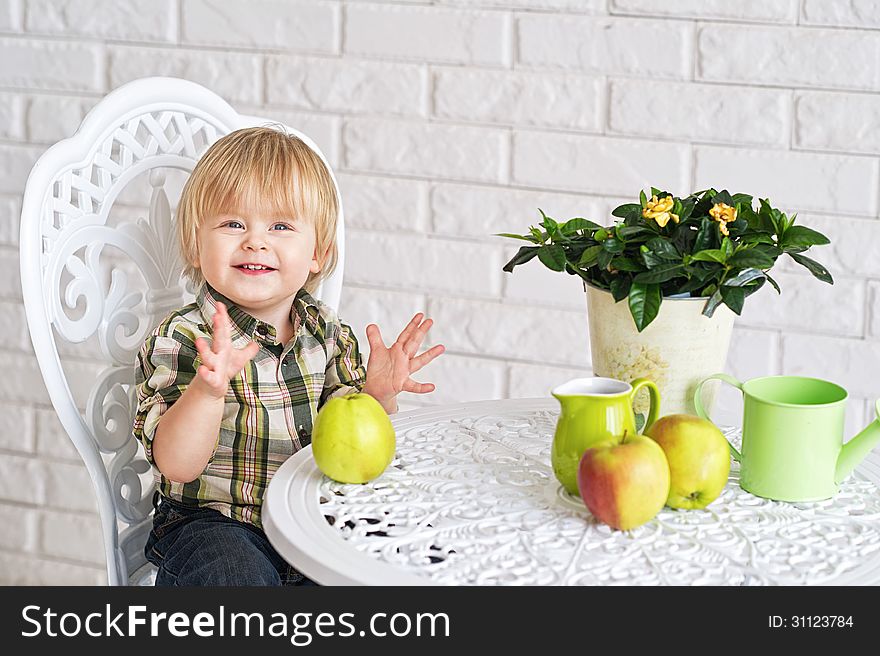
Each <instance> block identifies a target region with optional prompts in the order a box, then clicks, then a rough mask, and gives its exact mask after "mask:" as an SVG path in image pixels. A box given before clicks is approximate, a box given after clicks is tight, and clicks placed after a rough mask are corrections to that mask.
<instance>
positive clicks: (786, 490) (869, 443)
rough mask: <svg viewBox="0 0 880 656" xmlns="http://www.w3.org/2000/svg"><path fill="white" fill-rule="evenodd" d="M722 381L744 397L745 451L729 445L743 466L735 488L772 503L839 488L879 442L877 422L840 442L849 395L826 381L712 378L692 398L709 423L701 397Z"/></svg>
mask: <svg viewBox="0 0 880 656" xmlns="http://www.w3.org/2000/svg"><path fill="white" fill-rule="evenodd" d="M710 380H720V381H723V382H725V383H728V384H730V385H733V386H734V387H736V388H737V389H738V390H740V392H742V394H743V428H742V452H740V451H738V450H737V449H735V448H734V447H733V445H731V446H730V452H731V455H732V456H733V458H734V459H735V460H737V461H738V462H739V463H741V470H740V483H739V484H740V487H742V489H744V490H745V491H746V492H751V493H752V494H754V495H756V496H759V497H764V498H767V499H775V500H777V501H793V502H805V501H819V500H821V499H829V498H831V497H833V496H834V495H835V494H836V493H837V490H838V486H839V485H840V483H841V482H842V481H843V479H845V478H846V477H847V476H848V475H849V474H850V472H852V470H853V469H855V467H856V465H857V464H859V463H860V462H861V461H862V459H864V458H865V457H866V456H867V455H868V453H869V452H870V451H871V449H873V448H874V447H875V446H877V445H878V444H880V401H877V406H876V410H877V417H878V418H877V419H874V420H873V421H872V422H871V423H870V424H869V425H868V427H867V428H865V430H863V431H862V432H861V433H859V434H858V435H856V436H855V437H853V438H852V439H851V440H849V441H848V442H846V443H844V441H843V424H844V409H845V407H846V397H847V394H846V390H845V389H843V388H842V387H841V386H840V385H836V384H834V383H832V382H829V381H827V380H821V379H819V378H807V377H805V376H764V377H762V378H753V379H752V380H749V381H746V382H745V383H741V382H740V381H738V380H737V379H736V378H734V377H733V376H728V375H727V374H715V375H714V376H709V377H708V378H706V379H705V380H703V381H702V382H701V383H700V384H699V385H698V386H697V391H696V394H695V395H694V405H695V406H696V409H697V414H698V415H699V416H701V417H703V418H704V419H710V417H709V416H708V414H707V413H706V410H705V409H704V407H703V403H702V399H701V397H700V392H701V390H702V389H703V385H705V384H706V383H707V382H709V381H710Z"/></svg>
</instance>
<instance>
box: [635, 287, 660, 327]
mask: <svg viewBox="0 0 880 656" xmlns="http://www.w3.org/2000/svg"><path fill="white" fill-rule="evenodd" d="M662 300H663V298H662V296H661V295H660V285H656V284H650V285H646V284H643V283H638V282H633V284H632V287H630V290H629V311H630V314H631V315H632V318H633V321H635V323H636V328H637V329H638V331H639V332H642V331H643V330H644V329H645V328H647V327H648V324H650V323H651V322H652V321H653V320H654V319H655V318H656V317H657V313H658V312H659V311H660V303H661V302H662Z"/></svg>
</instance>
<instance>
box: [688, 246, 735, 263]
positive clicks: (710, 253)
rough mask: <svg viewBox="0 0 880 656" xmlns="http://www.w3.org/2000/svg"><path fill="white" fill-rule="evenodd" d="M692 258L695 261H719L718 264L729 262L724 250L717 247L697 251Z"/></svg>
mask: <svg viewBox="0 0 880 656" xmlns="http://www.w3.org/2000/svg"><path fill="white" fill-rule="evenodd" d="M691 260H692V261H694V262H718V264H727V257H725V255H724V251H722V250H720V249H717V248H710V249H708V250H705V251H700V252H699V253H695V254H694V255H693V257H692V258H691Z"/></svg>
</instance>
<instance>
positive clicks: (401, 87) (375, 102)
mask: <svg viewBox="0 0 880 656" xmlns="http://www.w3.org/2000/svg"><path fill="white" fill-rule="evenodd" d="M427 87H428V71H427V69H426V68H425V67H424V66H422V65H411V64H394V63H389V62H369V61H357V60H351V59H326V58H318V57H280V56H272V57H268V58H267V61H266V95H267V99H268V101H269V102H270V103H276V104H279V105H291V106H293V107H298V108H300V109H309V110H315V111H331V112H346V113H348V112H351V113H357V114H397V115H410V116H422V115H424V114H425V98H426V96H427Z"/></svg>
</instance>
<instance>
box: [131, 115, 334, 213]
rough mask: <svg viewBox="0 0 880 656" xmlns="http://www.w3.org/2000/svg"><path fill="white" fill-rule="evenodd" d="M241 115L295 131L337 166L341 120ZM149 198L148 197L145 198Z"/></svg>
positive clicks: (332, 164)
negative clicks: (284, 126)
mask: <svg viewBox="0 0 880 656" xmlns="http://www.w3.org/2000/svg"><path fill="white" fill-rule="evenodd" d="M241 111H242V112H243V113H249V114H252V115H255V116H260V117H265V118H266V123H267V124H270V123H282V124H284V125H286V126H287V127H289V128H293V129H294V130H297V131H299V132H301V133H303V134H304V135H306V136H307V137H309V138H310V139H311V140H312V141H314V142H315V144H317V146H318V148H320V149H321V152H322V153H323V154H324V157H326V158H327V161H328V162H329V163H330V166H331V167H332V168H334V169H335V168H337V167H338V166H339V135H340V132H341V131H342V119H341V118H339V117H338V116H332V115H330V114H315V113H310V112H298V111H291V110H289V109H279V108H277V107H266V106H262V107H254V108H251V109H244V108H242V109H241ZM147 198H149V196H147ZM344 200H345V198H343V201H344Z"/></svg>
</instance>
